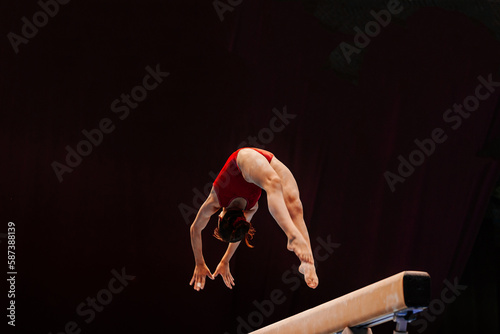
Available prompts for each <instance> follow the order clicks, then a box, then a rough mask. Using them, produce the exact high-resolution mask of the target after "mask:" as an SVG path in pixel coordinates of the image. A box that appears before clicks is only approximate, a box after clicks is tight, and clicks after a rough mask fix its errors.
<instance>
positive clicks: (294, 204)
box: [287, 194, 304, 217]
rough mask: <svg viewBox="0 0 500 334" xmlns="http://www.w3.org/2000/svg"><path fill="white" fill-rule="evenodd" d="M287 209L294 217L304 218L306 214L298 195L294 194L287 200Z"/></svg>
mask: <svg viewBox="0 0 500 334" xmlns="http://www.w3.org/2000/svg"><path fill="white" fill-rule="evenodd" d="M287 207H288V210H289V211H290V215H291V216H292V217H295V216H302V215H303V213H304V209H303V207H302V202H301V201H300V198H299V195H298V194H297V195H296V196H295V195H293V194H292V195H291V196H289V197H288V198H287Z"/></svg>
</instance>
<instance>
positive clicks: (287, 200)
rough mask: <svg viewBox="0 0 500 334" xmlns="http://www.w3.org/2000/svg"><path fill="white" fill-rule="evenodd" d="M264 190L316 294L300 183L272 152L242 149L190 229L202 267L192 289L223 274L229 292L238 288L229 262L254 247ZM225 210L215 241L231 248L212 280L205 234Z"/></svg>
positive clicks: (233, 156) (219, 178)
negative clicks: (205, 254)
mask: <svg viewBox="0 0 500 334" xmlns="http://www.w3.org/2000/svg"><path fill="white" fill-rule="evenodd" d="M262 189H264V190H265V191H266V193H267V202H268V207H269V212H270V213H271V215H272V216H273V218H274V219H275V220H276V222H277V223H278V225H279V226H280V227H281V229H282V230H283V232H285V234H286V236H287V238H288V243H287V248H288V250H290V251H293V252H294V253H295V254H296V255H297V257H298V258H299V259H300V261H301V265H300V267H299V271H300V272H301V273H302V274H303V275H304V279H305V281H306V283H307V285H308V286H309V287H311V288H313V289H314V288H316V287H317V286H318V283H319V281H318V276H317V275H316V268H315V267H314V259H313V255H312V251H311V243H310V240H309V233H308V232H307V227H306V224H305V222H304V217H303V211H302V202H301V201H300V198H299V188H298V187H297V182H296V181H295V178H294V177H293V175H292V173H291V172H290V170H289V169H288V168H287V167H286V166H285V165H284V164H283V163H282V162H281V161H279V160H278V159H277V158H276V157H275V156H274V155H273V154H272V153H271V152H268V151H265V150H262V149H258V148H242V149H239V150H237V151H236V152H234V153H233V154H231V156H230V157H229V159H228V160H227V162H226V164H225V165H224V167H223V168H222V170H221V171H220V173H219V175H218V176H217V178H216V179H215V181H214V183H213V186H212V190H211V192H210V194H209V196H208V198H207V199H206V200H205V202H204V203H203V204H202V206H201V207H200V209H199V211H198V214H197V215H196V218H195V220H194V222H193V224H192V225H191V228H190V233H191V245H192V247H193V253H194V258H195V263H196V265H195V268H194V273H193V277H192V279H191V281H190V283H189V285H193V283H194V289H195V290H196V291H200V290H201V289H203V288H204V287H205V278H206V276H208V277H209V278H211V279H212V280H213V279H215V277H217V275H219V274H220V275H221V276H222V279H223V280H224V283H225V284H226V286H227V287H228V288H229V289H232V287H233V286H234V278H233V276H232V275H231V272H230V270H229V260H230V259H231V257H232V256H233V254H234V252H235V251H236V248H238V246H239V244H240V243H241V240H243V239H245V243H246V245H247V246H248V247H252V246H251V245H250V243H249V241H250V239H252V237H253V235H254V233H255V229H254V228H253V226H252V224H251V223H250V221H251V220H252V217H253V215H254V214H255V212H256V211H257V209H258V200H259V198H260V195H261V192H262ZM220 208H222V211H221V212H220V214H219V223H218V227H217V228H216V229H215V231H214V236H215V237H216V238H217V239H219V240H222V241H225V242H228V243H229V246H228V248H227V250H226V252H225V254H224V256H223V257H222V259H221V261H220V263H219V265H218V266H217V268H216V270H215V272H214V274H213V275H212V273H211V272H210V270H209V269H208V267H207V265H206V264H205V260H204V258H203V252H202V241H201V231H202V230H203V229H204V228H205V227H206V226H207V224H208V221H209V220H210V217H211V216H212V215H213V214H214V213H216V212H217V211H218V210H219V209H220Z"/></svg>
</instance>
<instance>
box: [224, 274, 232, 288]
mask: <svg viewBox="0 0 500 334" xmlns="http://www.w3.org/2000/svg"><path fill="white" fill-rule="evenodd" d="M222 279H223V280H224V284H226V286H227V287H228V288H229V289H232V288H233V286H234V278H233V276H232V275H231V274H227V275H222Z"/></svg>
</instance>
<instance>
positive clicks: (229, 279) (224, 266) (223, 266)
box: [214, 261, 234, 289]
mask: <svg viewBox="0 0 500 334" xmlns="http://www.w3.org/2000/svg"><path fill="white" fill-rule="evenodd" d="M219 274H220V275H221V276H222V279H223V280H224V283H225V284H226V286H227V287H228V288H229V289H232V288H233V286H234V278H233V275H231V271H230V270H229V262H222V261H221V262H220V263H219V265H218V266H217V269H215V272H214V278H215V277H217V275H219Z"/></svg>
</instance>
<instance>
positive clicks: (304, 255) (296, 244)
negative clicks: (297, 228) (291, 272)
mask: <svg viewBox="0 0 500 334" xmlns="http://www.w3.org/2000/svg"><path fill="white" fill-rule="evenodd" d="M287 248H288V250H289V251H291V252H294V253H295V255H297V257H298V258H299V259H300V261H301V262H307V263H311V264H314V259H313V255H312V253H311V250H310V249H309V246H308V245H307V243H306V241H305V240H304V237H303V236H301V235H300V236H298V237H293V238H290V239H288V246H287Z"/></svg>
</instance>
